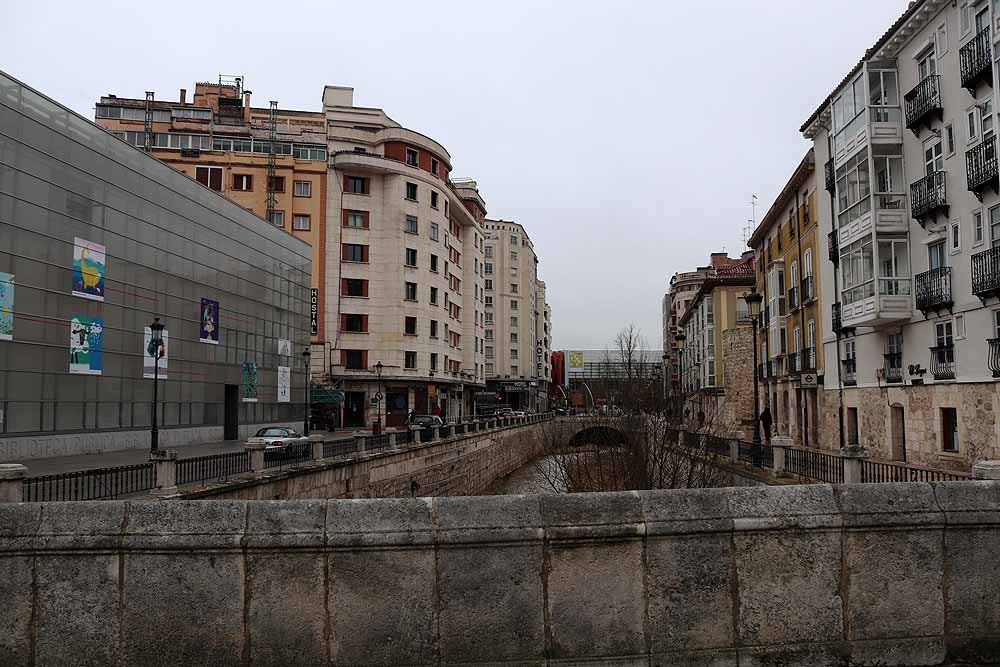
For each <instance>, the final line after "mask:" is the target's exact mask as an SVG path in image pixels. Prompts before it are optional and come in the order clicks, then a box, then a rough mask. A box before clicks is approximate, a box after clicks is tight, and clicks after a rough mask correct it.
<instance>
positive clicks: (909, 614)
mask: <svg viewBox="0 0 1000 667" xmlns="http://www.w3.org/2000/svg"><path fill="white" fill-rule="evenodd" d="M880 486H888V485H880ZM846 537H847V539H846V546H845V549H846V552H845V559H846V560H845V562H846V565H847V577H848V587H849V588H848V590H849V591H850V593H849V595H848V598H847V610H846V613H847V618H846V623H847V636H848V638H849V639H888V638H892V637H901V636H902V637H928V636H936V635H942V634H943V633H944V595H943V591H942V590H941V580H942V577H943V576H944V554H943V548H942V539H941V537H942V536H941V530H940V529H926V530H921V529H917V530H894V531H881V530H871V529H868V530H864V531H855V530H849V531H848V532H847V536H846Z"/></svg>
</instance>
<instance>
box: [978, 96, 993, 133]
mask: <svg viewBox="0 0 1000 667" xmlns="http://www.w3.org/2000/svg"><path fill="white" fill-rule="evenodd" d="M976 108H977V109H978V110H979V132H980V134H982V135H983V140H986V139H989V138H990V137H992V136H993V100H992V99H988V100H985V101H984V102H983V103H982V104H979V105H977V106H976Z"/></svg>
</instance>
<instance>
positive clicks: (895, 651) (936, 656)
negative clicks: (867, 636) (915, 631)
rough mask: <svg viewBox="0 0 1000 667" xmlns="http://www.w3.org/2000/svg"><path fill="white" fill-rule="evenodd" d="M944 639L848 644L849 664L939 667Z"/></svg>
mask: <svg viewBox="0 0 1000 667" xmlns="http://www.w3.org/2000/svg"><path fill="white" fill-rule="evenodd" d="M946 654H947V650H946V648H945V641H944V638H941V637H917V638H905V639H880V640H873V641H855V642H851V663H850V664H851V665H852V666H853V665H857V666H858V667H922V666H923V665H942V664H946V663H945V656H946Z"/></svg>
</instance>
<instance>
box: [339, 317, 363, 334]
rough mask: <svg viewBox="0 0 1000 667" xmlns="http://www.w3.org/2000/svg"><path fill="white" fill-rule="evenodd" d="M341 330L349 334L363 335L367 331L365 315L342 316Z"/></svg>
mask: <svg viewBox="0 0 1000 667" xmlns="http://www.w3.org/2000/svg"><path fill="white" fill-rule="evenodd" d="M341 318H342V323H341V325H342V326H341V328H342V329H343V330H344V331H347V332H350V333H365V332H366V331H368V316H367V315H342V316H341Z"/></svg>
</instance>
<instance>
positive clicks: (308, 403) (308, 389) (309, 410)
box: [302, 345, 312, 436]
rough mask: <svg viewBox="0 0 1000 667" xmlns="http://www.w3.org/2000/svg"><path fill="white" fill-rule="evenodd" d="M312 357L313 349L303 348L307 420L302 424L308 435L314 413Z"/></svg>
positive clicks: (304, 432) (303, 430)
mask: <svg viewBox="0 0 1000 667" xmlns="http://www.w3.org/2000/svg"><path fill="white" fill-rule="evenodd" d="M311 357H312V351H311V350H310V349H309V346H308V345H306V349H304V350H302V363H303V365H304V366H305V367H306V415H305V422H304V423H303V424H302V426H303V429H302V432H303V434H304V435H306V436H308V435H309V422H310V420H311V417H312V415H311V413H312V382H311V380H310V378H309V375H310V371H311V370H312V369H311V368H310V367H309V360H310V358H311Z"/></svg>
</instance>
